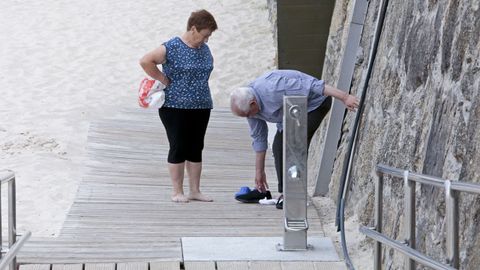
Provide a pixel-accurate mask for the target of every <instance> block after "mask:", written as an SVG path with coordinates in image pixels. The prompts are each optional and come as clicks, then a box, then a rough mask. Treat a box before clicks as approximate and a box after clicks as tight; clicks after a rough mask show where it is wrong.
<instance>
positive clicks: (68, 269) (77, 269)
mask: <svg viewBox="0 0 480 270" xmlns="http://www.w3.org/2000/svg"><path fill="white" fill-rule="evenodd" d="M82 269H83V265H82V264H79V263H78V264H53V265H52V270H82Z"/></svg>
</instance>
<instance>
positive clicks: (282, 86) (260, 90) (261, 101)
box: [230, 70, 359, 209]
mask: <svg viewBox="0 0 480 270" xmlns="http://www.w3.org/2000/svg"><path fill="white" fill-rule="evenodd" d="M284 96H307V110H308V116H307V122H308V127H307V138H308V142H307V145H310V140H311V139H312V137H313V135H314V134H315V131H316V130H317V129H318V127H319V126H320V123H321V122H322V120H323V118H324V117H325V115H326V114H327V113H328V111H329V110H330V107H331V104H332V98H331V97H334V98H336V99H339V100H341V101H342V102H343V103H344V104H345V106H346V107H347V109H348V110H350V111H355V109H356V108H357V107H358V103H359V101H358V99H357V98H356V97H355V96H352V95H349V94H348V93H346V92H343V91H341V90H339V89H337V88H335V87H332V86H330V85H326V84H325V82H324V81H323V80H319V79H316V78H314V77H312V76H310V75H308V74H305V73H302V72H300V71H296V70H275V71H271V72H267V73H266V74H264V75H262V76H260V77H258V78H257V79H255V80H254V81H253V82H251V83H250V84H249V85H248V87H240V88H238V89H236V90H234V91H233V92H232V94H231V95H230V108H231V110H232V112H233V113H234V114H235V115H237V116H240V117H246V118H247V121H248V124H249V126H250V136H251V137H252V139H253V143H252V146H253V149H254V150H255V152H256V160H255V186H256V188H257V189H258V190H259V191H260V192H266V190H267V189H268V188H269V187H268V183H267V177H266V175H265V154H266V151H267V148H268V127H267V123H266V122H271V123H276V124H277V133H276V134H275V138H274V140H273V145H272V152H273V156H274V161H275V170H276V172H277V178H278V192H280V193H282V192H283V181H282V179H283V177H282V173H283V168H282V167H283V164H282V155H283V149H282V148H283V142H282V140H283V135H282V131H283V123H282V121H283V97H284ZM277 208H278V209H282V208H283V196H280V198H279V199H278V202H277Z"/></svg>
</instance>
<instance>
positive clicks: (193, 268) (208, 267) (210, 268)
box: [184, 262, 216, 270]
mask: <svg viewBox="0 0 480 270" xmlns="http://www.w3.org/2000/svg"><path fill="white" fill-rule="evenodd" d="M184 266H185V270H216V267H215V262H185V263H184Z"/></svg>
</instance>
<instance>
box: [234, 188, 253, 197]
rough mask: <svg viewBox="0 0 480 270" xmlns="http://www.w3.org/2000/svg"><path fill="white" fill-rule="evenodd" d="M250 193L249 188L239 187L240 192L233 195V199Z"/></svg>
mask: <svg viewBox="0 0 480 270" xmlns="http://www.w3.org/2000/svg"><path fill="white" fill-rule="evenodd" d="M249 192H250V188H249V187H241V188H240V191H239V192H237V193H235V197H236V196H240V195H244V194H247V193H249Z"/></svg>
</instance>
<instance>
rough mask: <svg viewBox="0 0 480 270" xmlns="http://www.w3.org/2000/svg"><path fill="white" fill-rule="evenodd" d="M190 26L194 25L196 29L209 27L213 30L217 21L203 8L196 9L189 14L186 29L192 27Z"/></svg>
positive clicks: (215, 28)
mask: <svg viewBox="0 0 480 270" xmlns="http://www.w3.org/2000/svg"><path fill="white" fill-rule="evenodd" d="M192 26H195V28H197V31H201V30H203V29H210V30H211V31H212V32H213V31H215V30H217V22H216V21H215V18H213V15H212V14H210V12H208V11H206V10H205V9H201V10H197V11H194V12H192V14H190V18H188V23H187V31H189V30H190V29H192Z"/></svg>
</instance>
